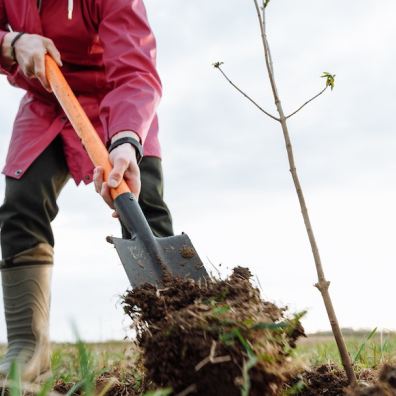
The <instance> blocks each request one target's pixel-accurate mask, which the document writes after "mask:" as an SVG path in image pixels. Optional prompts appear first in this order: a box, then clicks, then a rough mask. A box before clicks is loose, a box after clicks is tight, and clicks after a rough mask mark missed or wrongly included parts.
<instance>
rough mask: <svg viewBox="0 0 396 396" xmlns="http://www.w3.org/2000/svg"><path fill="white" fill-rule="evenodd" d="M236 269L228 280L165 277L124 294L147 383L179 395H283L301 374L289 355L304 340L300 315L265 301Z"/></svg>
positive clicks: (242, 271) (246, 274)
mask: <svg viewBox="0 0 396 396" xmlns="http://www.w3.org/2000/svg"><path fill="white" fill-rule="evenodd" d="M250 278H251V274H250V272H249V270H247V269H245V268H241V267H238V268H236V269H234V271H233V273H232V275H231V276H230V277H229V278H227V279H226V280H213V281H207V282H202V283H196V282H193V281H191V280H185V279H178V278H171V277H166V278H165V279H164V285H163V287H162V288H161V289H157V288H156V287H154V286H153V285H149V284H146V285H144V286H142V287H139V288H136V289H134V290H132V291H130V292H129V293H128V294H127V295H126V296H125V301H124V309H125V312H126V313H127V314H128V315H129V316H130V317H131V318H132V320H133V328H134V329H135V330H136V331H137V342H138V344H139V347H140V348H141V350H142V359H143V366H144V369H145V381H146V383H147V384H149V385H150V387H151V388H152V389H155V388H167V387H170V388H172V389H173V393H172V394H174V395H202V396H203V395H205V396H214V395H215V396H219V395H227V396H240V395H251V396H256V395H257V396H259V395H260V396H262V395H268V396H270V395H278V394H280V392H281V390H282V389H283V386H284V384H285V382H287V381H289V380H290V379H291V378H292V377H293V376H294V375H295V374H296V367H295V365H294V363H293V361H292V359H291V357H290V354H291V352H292V350H293V348H294V347H295V343H296V340H297V339H298V338H299V337H300V336H302V335H304V331H303V328H302V327H301V324H300V322H299V317H298V316H293V317H286V312H285V309H281V308H278V307H277V306H275V305H274V304H272V303H269V302H266V301H263V300H262V298H261V297H260V293H259V290H258V289H257V288H255V287H253V285H252V283H251V282H250Z"/></svg>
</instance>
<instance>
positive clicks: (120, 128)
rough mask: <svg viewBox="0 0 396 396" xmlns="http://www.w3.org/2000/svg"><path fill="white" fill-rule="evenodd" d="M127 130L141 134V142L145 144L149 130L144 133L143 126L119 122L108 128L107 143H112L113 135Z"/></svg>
mask: <svg viewBox="0 0 396 396" xmlns="http://www.w3.org/2000/svg"><path fill="white" fill-rule="evenodd" d="M125 131H131V132H134V133H136V135H138V136H139V140H140V143H141V144H142V145H143V143H144V141H145V140H146V136H147V132H146V133H143V131H142V128H141V126H137V125H128V126H126V125H124V124H118V125H111V126H109V128H108V136H107V139H108V140H107V142H106V143H107V144H108V145H110V143H111V139H112V138H113V136H115V135H117V133H120V132H125Z"/></svg>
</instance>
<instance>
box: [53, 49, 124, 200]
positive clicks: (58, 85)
mask: <svg viewBox="0 0 396 396" xmlns="http://www.w3.org/2000/svg"><path fill="white" fill-rule="evenodd" d="M45 71H46V75H47V79H48V82H49V84H50V86H51V88H52V91H53V93H54V94H55V96H56V98H57V99H58V101H59V103H60V105H61V106H62V109H63V111H64V112H65V114H66V116H67V118H68V119H69V121H70V123H71V124H72V126H73V128H74V130H75V131H76V133H77V135H78V136H79V137H80V139H81V142H82V144H83V145H84V147H85V149H86V151H87V153H88V155H89V157H90V158H91V161H92V162H93V164H94V165H95V166H101V167H102V168H103V170H104V180H105V181H107V180H108V177H109V174H110V172H111V169H112V166H111V163H110V161H109V153H108V152H107V149H106V147H105V145H104V144H103V142H102V140H101V139H100V138H99V136H98V134H97V132H96V130H95V128H94V127H93V125H92V123H91V121H90V120H89V118H88V117H87V115H86V114H85V111H84V109H83V108H82V107H81V105H80V103H79V102H78V100H77V98H76V96H75V95H74V93H73V91H72V90H71V88H70V86H69V84H68V83H67V81H66V79H65V78H64V76H63V74H62V72H61V71H60V69H59V67H58V65H57V64H56V63H55V61H54V60H53V59H52V58H51V57H50V56H49V55H46V56H45ZM124 193H130V189H129V187H128V185H127V184H126V183H125V181H124V180H123V181H122V182H121V184H120V186H119V187H117V188H115V189H111V196H112V198H113V200H115V199H116V198H117V197H118V196H119V195H121V194H124Z"/></svg>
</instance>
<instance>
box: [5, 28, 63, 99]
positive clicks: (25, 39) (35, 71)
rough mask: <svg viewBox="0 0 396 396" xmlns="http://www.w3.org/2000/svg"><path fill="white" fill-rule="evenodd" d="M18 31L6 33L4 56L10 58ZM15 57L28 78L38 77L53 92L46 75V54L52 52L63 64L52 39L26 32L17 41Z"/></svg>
mask: <svg viewBox="0 0 396 396" xmlns="http://www.w3.org/2000/svg"><path fill="white" fill-rule="evenodd" d="M17 34H18V33H15V32H11V33H8V34H6V36H5V37H4V41H3V45H2V55H3V57H6V58H7V57H8V58H10V56H11V43H12V41H13V39H14V38H15V37H16V35H17ZM14 49H15V58H16V61H17V63H18V65H19V67H20V69H21V70H22V73H23V74H24V75H25V76H26V77H28V78H38V79H39V81H40V82H41V84H42V85H43V87H44V88H45V89H46V90H47V91H49V92H51V87H50V85H49V83H48V80H47V77H46V75H45V54H47V53H48V54H50V55H51V56H52V58H53V59H54V60H55V62H56V63H57V64H58V65H59V66H62V61H61V56H60V53H59V51H58V50H57V49H56V47H55V44H54V42H53V41H52V40H50V39H48V38H46V37H43V36H40V35H38V34H28V33H25V34H24V35H23V36H21V37H20V38H19V39H18V41H17V42H16V43H15V46H14Z"/></svg>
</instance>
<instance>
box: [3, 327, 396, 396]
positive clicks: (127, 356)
mask: <svg viewBox="0 0 396 396" xmlns="http://www.w3.org/2000/svg"><path fill="white" fill-rule="evenodd" d="M344 334H345V339H346V343H347V346H348V350H349V352H350V354H351V357H352V360H354V361H355V365H356V368H357V369H367V368H368V369H375V368H378V367H379V366H381V365H382V364H384V363H391V362H393V363H395V360H394V359H395V355H396V354H395V352H396V333H382V334H381V332H380V331H378V330H376V331H374V329H373V330H372V331H361V332H352V331H346V332H344ZM4 351H5V348H4V346H0V355H1V354H2V353H4ZM295 356H296V357H297V358H299V359H301V360H303V361H304V362H305V363H306V365H307V366H311V367H312V366H318V365H322V364H329V363H336V364H338V365H340V359H339V356H338V352H337V347H336V344H335V342H334V340H333V338H332V336H331V334H330V333H317V334H312V335H309V336H308V337H307V338H306V339H303V340H301V341H300V343H299V344H298V346H297V349H296V351H295ZM138 358H139V353H138V350H137V349H136V347H135V346H134V345H133V344H132V343H130V342H108V343H103V344H84V343H82V342H78V343H76V344H54V345H53V354H52V367H53V373H54V377H53V378H51V379H50V380H49V381H48V382H47V383H45V384H44V385H43V387H42V389H41V392H39V393H37V394H38V395H40V396H46V395H47V394H48V391H49V389H51V388H52V386H53V385H54V384H55V383H60V382H61V383H63V384H66V385H68V384H69V385H68V389H69V393H68V394H69V395H72V393H73V392H72V391H75V390H80V391H82V392H83V394H85V395H87V396H93V395H94V394H95V395H96V396H104V395H105V394H106V392H107V390H108V389H109V387H111V385H112V383H111V380H116V381H117V382H118V383H119V384H121V385H122V384H125V386H127V385H128V386H129V387H130V388H129V389H133V390H134V392H136V395H140V394H141V392H140V391H139V389H141V385H142V381H143V378H142V377H143V375H142V371H141V369H140V366H139V361H138ZM13 371H14V374H13V378H12V380H13V383H14V384H15V386H13V387H12V388H11V389H10V390H11V392H10V394H11V395H12V396H20V395H22V392H21V388H20V384H19V381H18V369H17V368H14V370H13ZM103 375H104V376H105V377H106V380H108V381H107V382H106V381H105V382H104V383H103V385H102V387H101V388H100V389H99V390H98V388H97V387H96V379H97V378H98V377H100V376H103ZM131 387H132V388H131ZM169 394H170V390H169V389H164V390H157V391H153V392H151V393H150V392H149V393H147V394H146V395H145V396H166V395H169Z"/></svg>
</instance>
